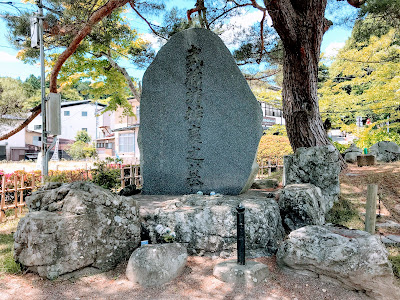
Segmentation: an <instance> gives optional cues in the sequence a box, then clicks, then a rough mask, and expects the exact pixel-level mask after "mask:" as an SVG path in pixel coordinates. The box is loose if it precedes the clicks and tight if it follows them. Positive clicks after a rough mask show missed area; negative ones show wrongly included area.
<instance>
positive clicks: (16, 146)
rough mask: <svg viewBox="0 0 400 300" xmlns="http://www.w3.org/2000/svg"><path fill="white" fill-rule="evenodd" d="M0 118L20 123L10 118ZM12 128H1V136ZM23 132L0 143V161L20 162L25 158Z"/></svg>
mask: <svg viewBox="0 0 400 300" xmlns="http://www.w3.org/2000/svg"><path fill="white" fill-rule="evenodd" d="M1 117H2V118H12V119H13V120H18V121H22V120H24V119H18V118H15V117H10V116H1ZM13 128H14V127H13V126H2V130H1V132H0V133H1V134H5V133H7V132H9V131H11V130H12V129H13ZM25 133H26V131H25V130H21V131H19V132H18V133H16V134H14V135H13V136H11V137H9V138H8V139H6V140H3V141H0V160H22V159H24V158H25V151H26V150H28V148H26V145H25Z"/></svg>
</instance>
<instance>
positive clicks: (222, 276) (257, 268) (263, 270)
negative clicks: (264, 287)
mask: <svg viewBox="0 0 400 300" xmlns="http://www.w3.org/2000/svg"><path fill="white" fill-rule="evenodd" d="M213 275H214V276H215V277H216V278H217V279H219V280H221V281H223V282H227V283H233V284H235V285H240V286H246V287H253V286H256V285H258V284H260V283H262V282H263V281H265V280H266V279H267V277H268V275H269V270H268V266H267V265H265V264H262V263H259V262H255V261H247V262H246V264H245V265H238V264H237V262H236V260H228V261H224V262H221V263H219V264H217V265H216V266H215V267H214V270H213Z"/></svg>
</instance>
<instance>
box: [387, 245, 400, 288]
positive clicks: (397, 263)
mask: <svg viewBox="0 0 400 300" xmlns="http://www.w3.org/2000/svg"><path fill="white" fill-rule="evenodd" d="M387 250H388V252H389V260H390V262H391V263H392V268H393V273H394V276H396V277H397V279H398V280H400V248H399V247H394V246H392V247H388V248H387Z"/></svg>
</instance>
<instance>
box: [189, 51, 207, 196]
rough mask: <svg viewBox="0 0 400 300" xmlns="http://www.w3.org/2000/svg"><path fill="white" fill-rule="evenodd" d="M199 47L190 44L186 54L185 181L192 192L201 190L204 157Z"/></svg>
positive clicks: (201, 74) (201, 77)
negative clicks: (186, 139)
mask: <svg viewBox="0 0 400 300" xmlns="http://www.w3.org/2000/svg"><path fill="white" fill-rule="evenodd" d="M200 53H201V49H200V48H198V47H196V46H194V45H192V46H191V47H190V48H189V50H188V52H187V55H186V81H185V85H186V114H185V120H186V122H187V133H188V153H187V157H186V161H187V167H188V173H187V174H188V176H187V178H186V183H187V185H188V186H189V188H190V190H191V191H192V192H196V191H199V190H201V188H202V186H203V184H204V183H203V181H202V179H201V176H200V169H201V167H202V163H203V161H204V158H202V157H201V154H200V153H201V144H202V139H201V123H202V119H203V106H202V103H201V97H202V84H203V73H202V67H203V65H204V62H203V60H201V58H200V55H199V54H200Z"/></svg>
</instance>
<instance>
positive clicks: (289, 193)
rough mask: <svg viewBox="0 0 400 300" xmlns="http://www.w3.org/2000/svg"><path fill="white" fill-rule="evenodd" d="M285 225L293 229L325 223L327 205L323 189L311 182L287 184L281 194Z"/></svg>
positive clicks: (281, 208) (280, 199)
mask: <svg viewBox="0 0 400 300" xmlns="http://www.w3.org/2000/svg"><path fill="white" fill-rule="evenodd" d="M278 203H279V208H280V210H281V217H282V221H283V225H284V226H285V228H286V229H287V231H289V232H290V231H293V230H296V229H298V228H300V227H303V226H306V225H323V224H325V213H326V206H325V202H324V197H323V196H322V193H321V189H320V188H319V187H316V186H314V185H312V184H309V183H304V184H290V185H287V186H286V187H285V188H284V189H283V190H282V191H281V194H280V196H279V202H278Z"/></svg>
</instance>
